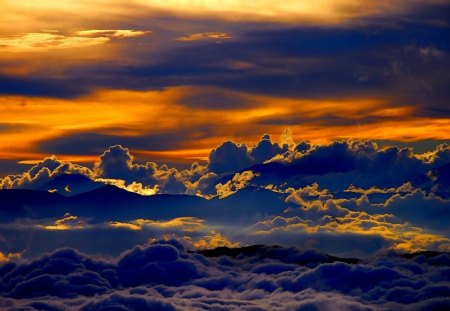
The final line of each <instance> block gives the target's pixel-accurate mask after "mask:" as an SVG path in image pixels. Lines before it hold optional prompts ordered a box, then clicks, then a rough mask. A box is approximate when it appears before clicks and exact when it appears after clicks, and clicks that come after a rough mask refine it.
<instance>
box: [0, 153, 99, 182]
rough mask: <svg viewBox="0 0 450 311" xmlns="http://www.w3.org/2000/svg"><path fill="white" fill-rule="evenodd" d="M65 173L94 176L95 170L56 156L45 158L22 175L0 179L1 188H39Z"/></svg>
mask: <svg viewBox="0 0 450 311" xmlns="http://www.w3.org/2000/svg"><path fill="white" fill-rule="evenodd" d="M63 174H80V175H84V176H86V177H93V176H94V175H93V172H92V170H90V169H89V168H87V167H84V166H81V165H78V164H73V163H70V162H63V161H59V160H58V159H57V158H56V156H54V155H53V156H51V157H48V158H45V159H44V160H43V161H40V162H38V163H37V164H36V165H34V166H33V167H32V168H31V169H30V170H29V171H27V172H25V173H23V174H21V175H9V176H6V177H4V178H2V179H0V189H38V188H39V187H42V186H44V185H45V184H46V183H48V182H49V181H50V180H51V179H54V178H56V177H58V176H61V175H63Z"/></svg>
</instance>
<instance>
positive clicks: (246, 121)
mask: <svg viewBox="0 0 450 311" xmlns="http://www.w3.org/2000/svg"><path fill="white" fill-rule="evenodd" d="M0 9H1V11H2V12H3V13H2V20H1V21H0V50H1V53H0V101H1V103H2V104H1V106H0V115H1V116H2V118H1V120H0V132H1V135H2V139H1V141H0V161H1V163H0V172H2V173H3V174H6V173H12V172H17V170H18V169H19V168H20V166H18V165H16V163H17V162H20V163H35V162H36V161H38V160H40V159H42V158H43V157H45V156H49V155H51V154H56V155H59V156H60V157H61V158H62V159H67V160H72V161H75V162H92V161H93V160H95V159H97V156H98V154H99V153H100V152H102V151H103V150H105V149H106V148H107V147H109V146H110V145H112V144H121V145H123V146H126V147H128V148H130V149H131V150H133V151H134V152H135V153H136V156H137V158H139V159H141V160H142V161H144V160H158V161H162V162H165V161H169V162H171V163H180V162H190V161H191V160H192V159H197V160H203V159H205V158H206V157H207V155H208V153H209V151H210V150H211V149H213V148H214V147H216V146H217V145H219V144H220V143H221V142H223V141H224V140H228V139H233V140H236V141H240V142H247V143H256V142H257V141H258V139H259V137H260V136H261V135H262V134H264V133H268V134H271V135H273V137H275V139H276V140H278V139H279V137H280V135H281V134H282V133H284V132H285V131H286V130H289V131H290V132H291V133H292V137H293V139H295V140H296V141H300V140H307V141H310V142H313V143H320V144H324V143H327V142H330V141H333V140H335V139H343V138H344V139H346V138H356V139H371V140H376V141H381V142H383V143H387V142H389V143H392V142H407V143H408V144H409V145H416V146H419V148H421V149H420V150H421V151H424V150H426V149H427V148H428V149H432V148H433V147H434V145H436V142H443V141H448V140H449V139H450V119H449V113H450V110H449V105H448V102H449V88H448V85H449V82H450V81H449V75H448V70H449V54H448V53H449V49H450V47H449V40H448V27H449V24H448V18H447V17H448V5H447V4H446V3H445V1H421V0H415V1H371V0H370V1H369V0H365V1H350V0H320V1H281V2H274V1H258V2H249V1H233V0H229V1H228V0H227V1H221V2H220V4H218V3H217V2H216V1H144V0H142V1H139V0H132V1H126V2H123V1H115V0H110V1H107V0H104V1H84V0H82V1H67V0H66V1H44V0H43V1H9V0H6V1H3V2H2V4H0ZM420 146H422V147H420ZM424 146H425V147H424ZM430 146H431V147H430Z"/></svg>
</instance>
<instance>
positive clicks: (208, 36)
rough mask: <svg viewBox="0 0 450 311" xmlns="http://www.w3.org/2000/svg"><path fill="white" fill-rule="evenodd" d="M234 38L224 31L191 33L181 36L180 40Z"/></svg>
mask: <svg viewBox="0 0 450 311" xmlns="http://www.w3.org/2000/svg"><path fill="white" fill-rule="evenodd" d="M231 38H233V37H232V36H231V35H230V34H227V33H224V32H201V33H191V34H188V35H186V36H183V37H179V38H177V39H176V40H178V41H185V42H189V41H203V40H213V41H216V42H220V41H223V40H229V39H231Z"/></svg>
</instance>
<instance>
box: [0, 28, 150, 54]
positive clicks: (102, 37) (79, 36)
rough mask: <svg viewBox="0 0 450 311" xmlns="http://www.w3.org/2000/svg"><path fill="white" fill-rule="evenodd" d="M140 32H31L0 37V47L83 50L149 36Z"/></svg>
mask: <svg viewBox="0 0 450 311" xmlns="http://www.w3.org/2000/svg"><path fill="white" fill-rule="evenodd" d="M150 33H151V32H150V31H140V30H124V29H119V30H83V31H77V32H75V33H74V34H73V35H65V34H61V33H59V32H58V31H48V32H32V33H23V34H20V35H12V36H1V37H0V47H1V49H2V51H3V52H42V51H48V50H54V49H68V48H71V49H73V48H83V47H90V46H95V45H101V44H105V43H107V42H109V41H110V40H111V38H132V37H139V36H143V35H147V34H150Z"/></svg>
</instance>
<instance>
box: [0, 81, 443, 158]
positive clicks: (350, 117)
mask: <svg viewBox="0 0 450 311" xmlns="http://www.w3.org/2000/svg"><path fill="white" fill-rule="evenodd" d="M195 90H197V92H198V90H202V88H201V87H173V88H168V89H165V90H164V91H143V92H139V91H126V90H100V91H97V92H95V93H93V94H91V95H88V96H84V97H81V98H78V99H51V98H39V97H33V98H31V97H25V96H1V97H0V100H1V101H2V105H1V107H0V114H1V115H2V118H3V120H4V121H3V122H2V124H4V125H8V126H9V127H11V128H12V130H5V131H3V132H2V140H1V141H0V150H1V151H0V158H3V159H18V160H19V161H24V160H25V161H26V160H36V159H41V158H42V157H43V156H44V155H45V154H42V152H39V150H38V148H37V146H38V144H39V143H40V142H42V141H48V140H53V139H58V138H62V137H64V136H66V135H72V136H73V135H74V134H77V133H80V136H79V139H81V140H82V139H84V138H83V137H82V135H83V134H81V133H84V132H95V133H98V134H104V135H116V136H122V137H139V136H142V135H150V134H151V135H154V134H158V135H165V133H179V134H177V135H180V137H183V143H182V144H181V145H179V146H178V147H174V148H173V149H168V150H165V151H164V150H146V149H142V148H139V149H140V150H138V152H137V155H138V156H140V157H141V158H145V157H148V156H155V157H160V158H172V159H175V158H177V157H185V158H188V159H192V158H199V159H204V158H205V157H206V155H207V153H208V150H210V149H212V148H213V147H215V146H217V145H218V144H219V143H221V142H222V141H224V140H226V139H235V140H239V141H246V142H250V143H254V142H256V141H258V140H259V138H260V135H261V133H265V132H267V133H269V134H272V135H274V134H279V133H282V132H283V131H284V130H285V129H286V128H287V127H289V128H290V129H291V130H292V132H293V133H294V135H293V139H294V140H296V141H298V140H309V141H311V142H313V143H326V142H329V141H330V140H333V139H336V138H355V139H388V140H400V141H415V140H422V139H448V138H449V137H450V119H447V118H427V117H418V116H417V114H415V110H414V108H413V107H405V106H401V105H400V106H395V105H393V104H392V102H391V101H386V100H381V99H370V98H366V99H345V98H344V99H314V100H312V99H311V100H303V99H292V98H276V97H270V96H259V95H252V94H246V93H240V92H230V91H225V90H220V89H215V91H217V92H218V93H219V94H221V92H227V94H228V95H230V96H233V97H234V98H239V99H240V101H242V102H244V103H251V104H250V105H242V106H237V107H223V108H220V107H219V108H218V107H215V108H214V109H213V108H208V107H192V106H189V105H183V101H182V99H183V98H185V97H186V96H190V94H191V93H192V92H194V91H195ZM187 116H189V117H187ZM330 116H331V117H333V118H338V119H342V120H344V122H339V123H336V124H334V123H333V121H328V118H329V117H330ZM365 120H370V122H366V121H365ZM205 128H207V129H209V135H204V133H203V132H204V129H205ZM180 129H184V130H181V131H180ZM186 133H191V134H189V135H188V136H186ZM283 139H285V138H283ZM58 156H59V155H58ZM92 156H98V154H95V155H87V156H82V157H80V158H79V159H78V157H79V156H71V155H62V156H61V159H63V160H64V159H70V160H77V159H78V160H80V161H88V160H91V159H92Z"/></svg>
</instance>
